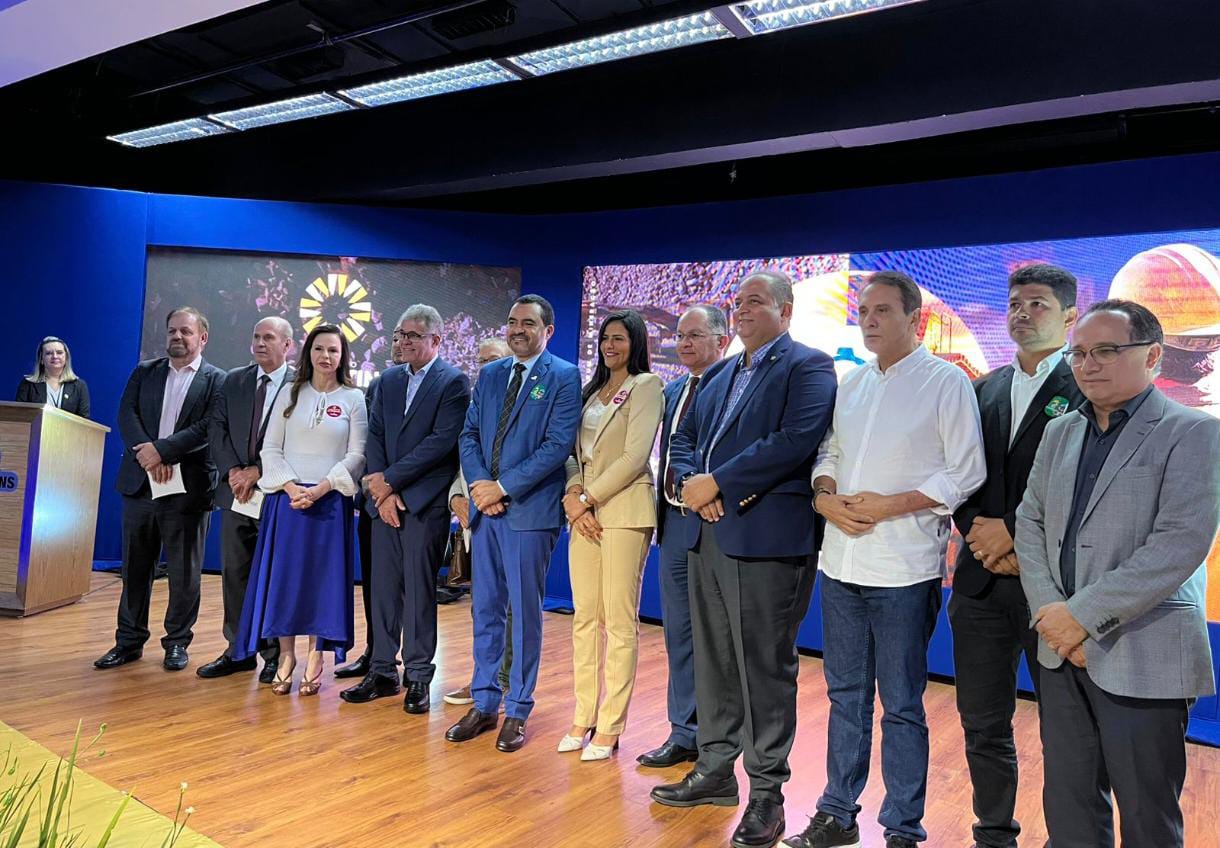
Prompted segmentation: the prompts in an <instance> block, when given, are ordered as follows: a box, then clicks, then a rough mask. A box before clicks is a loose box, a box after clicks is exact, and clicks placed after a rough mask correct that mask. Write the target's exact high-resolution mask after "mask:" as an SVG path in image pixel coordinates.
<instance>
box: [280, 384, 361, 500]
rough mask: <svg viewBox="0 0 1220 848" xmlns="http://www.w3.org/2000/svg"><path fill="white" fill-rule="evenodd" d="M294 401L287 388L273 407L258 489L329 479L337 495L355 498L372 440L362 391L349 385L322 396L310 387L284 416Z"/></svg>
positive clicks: (302, 387)
mask: <svg viewBox="0 0 1220 848" xmlns="http://www.w3.org/2000/svg"><path fill="white" fill-rule="evenodd" d="M291 402H292V390H291V389H287V390H285V391H282V392H280V396H279V397H278V398H276V399H275V406H273V407H272V408H271V419H270V420H269V421H268V422H267V433H266V435H265V436H264V437H263V450H262V453H261V454H260V457H261V459H262V461H263V476H262V477H260V478H259V481H258V487H259V488H260V489H261V490H262V491H263V492H264V493H266V494H271V493H272V492H278V491H280V490H281V489H283V488H284V486H285V484H287V483H302V484H308V485H314V484H316V483H321V482H322V480H323V479H327V480H330V483H331V486H332V487H334V489H335V490H336V491H339V492H342V493H343V494H345V495H347V496H348V497H353V496H355V494H356V492H357V490H358V489H359V486H358V485H357V484H356V481H357V480H359V479H360V472H361V470H362V469H363V468H364V443H365V440H366V439H367V438H368V413H367V411H366V408H365V405H364V392H362V391H361V390H360V389H357V388H346V387H340V388H338V389H335V390H334V391H332V392H319V391H318V390H317V389H315V388H314V387H313V386H312V385H311V384H310V383H306V384H304V385H303V386H301V391H300V394H299V395H298V397H297V405H296V407H294V408H293V410H292V415H291V416H290V417H289V418H284V410H285V409H287V408H288V404H289V403H291Z"/></svg>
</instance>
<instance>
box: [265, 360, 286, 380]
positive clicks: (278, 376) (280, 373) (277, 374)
mask: <svg viewBox="0 0 1220 848" xmlns="http://www.w3.org/2000/svg"><path fill="white" fill-rule="evenodd" d="M287 373H288V361H287V360H284V362H282V363H280V367H279V368H276V369H275V370H274V371H264V370H263V366H261V365H260V366H258V376H260V377H270V378H271V382H272V383H274V384H275V385H277V386H278V385H279V384H280V383H282V382H284V375H285V374H287Z"/></svg>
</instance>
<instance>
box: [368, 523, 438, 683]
mask: <svg viewBox="0 0 1220 848" xmlns="http://www.w3.org/2000/svg"><path fill="white" fill-rule="evenodd" d="M398 517H399V520H400V522H401V526H400V527H398V528H394V527H391V526H390V525H388V524H386V523H385V522H384V521H381V520H378V521H377V522H376V523H375V524H374V525H373V569H372V573H373V574H374V575H375V577H374V580H375V581H376V583H377V596H376V598H374V604H373V633H374V637H373V640H372V641H373V644H375V645H376V648H375V650H374V652H373V664H372V667H371V670H372V671H375V672H377V673H378V674H381V675H384V676H386V677H394V676H396V675H397V673H398V668H397V654H398V651H399V646H400V645H401V646H402V665H403V679H404V681H411V682H418V683H431V682H432V677H433V675H434V674H436V664H435V663H434V662H433V660H434V658H435V657H436V573H437V567H436V564H437V563H438V562H440V560H441V557H442V556H443V555H444V553H445V543H446V541H448V538H449V510H448V509H447V508H446V506H445V504H443V503H438V504H436V505H435V506H434V507H433V508H431V509H428V510H425V511H424V512H422V513H420V514H415V513H412V512H400V513H399V515H398Z"/></svg>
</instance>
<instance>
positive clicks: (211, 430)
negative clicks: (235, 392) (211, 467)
mask: <svg viewBox="0 0 1220 848" xmlns="http://www.w3.org/2000/svg"><path fill="white" fill-rule="evenodd" d="M208 446H209V447H210V449H211V451H212V461H213V462H214V463H216V473H217V474H219V475H220V479H221V480H227V479H228V477H229V472H230V471H232V470H233V469H234V468H236V467H238V466H239V465H241V459H239V458H238V456H237V450H236V449H235V448H234V447H233V438H232V436H231V435H230V433H229V392H228V390H227V389H226V388H225V387H224V386H222V387H221V389H220V391H218V392H216V403H215V405H214V408H213V409H212V414H211V416H209V418H208Z"/></svg>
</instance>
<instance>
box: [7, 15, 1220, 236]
mask: <svg viewBox="0 0 1220 848" xmlns="http://www.w3.org/2000/svg"><path fill="white" fill-rule="evenodd" d="M707 8H710V5H709V3H708V2H707V0H703V2H688V0H674V2H664V1H663V0H662V1H661V2H649V0H481V1H480V0H459V1H458V2H449V3H435V2H434V3H424V2H390V0H342V1H341V2H338V1H337V0H276V2H268V3H263V4H261V5H258V6H254V7H250V8H248V9H245V10H243V11H241V12H237V13H234V14H231V15H228V16H225V17H223V18H218V19H215V20H211V21H207V22H204V23H202V24H199V25H197V26H193V27H189V28H186V29H182V30H178V31H176V32H171V33H166V34H164V35H161V36H158V37H156V38H151V39H147V40H145V41H141V42H138V43H136V44H132V45H128V46H126V47H122V48H118V49H116V50H112V51H110V52H108V53H105V54H102V55H100V56H96V57H93V58H91V59H88V60H84V61H81V62H77V63H74V64H72V65H69V66H66V67H63V68H59V69H57V70H55V71H51V72H48V73H45V74H42V75H40V76H38V77H34V78H32V79H28V80H25V81H23V82H20V83H17V84H14V85H11V86H8V87H7V88H4V89H0V114H3V115H4V116H5V119H6V121H7V122H8V124H9V128H10V131H9V132H7V133H6V148H7V156H5V157H4V159H3V161H2V162H0V177H5V178H12V179H30V180H41V181H52V182H66V183H77V184H85V185H105V186H115V187H122V188H132V189H140V190H148V191H159V192H177V193H189V194H213V195H225V196H243V197H262V198H277V199H299V200H312V201H330V202H342V203H366V204H389V205H406V206H421V207H422V206H431V207H442V208H455V209H478V210H495V211H515V212H541V211H567V210H583V209H602V208H615V207H631V206H648V205H657V204H666V203H682V202H697V201H714V200H724V199H734V198H746V197H759V196H768V195H778V194H793V193H803V192H810V191H819V190H825V189H831V188H846V187H854V186H863V185H874V184H882V183H893V182H902V181H910V180H924V179H935V178H941V177H953V176H965V175H970V174H978V173H989V172H997V171H1010V170H1022V169H1030V168H1039V167H1048V166H1054V165H1062V164H1076V163H1082V162H1096V161H1107V160H1114V159H1123V158H1136V157H1142V156H1153V155H1164V154H1168V153H1179V152H1193V151H1202V150H1214V149H1220V117H1218V116H1217V110H1216V109H1215V107H1214V106H1213V105H1212V104H1213V103H1214V102H1216V101H1220V83H1217V80H1220V51H1218V50H1216V49H1215V42H1214V39H1215V33H1216V31H1217V29H1218V26H1217V25H1220V4H1218V3H1217V2H1216V1H1215V0H1172V2H1164V3H1149V2H1148V0H1071V2H1067V1H1066V0H926V2H922V3H916V4H913V5H910V6H904V7H901V8H896V9H891V10H886V11H882V12H878V13H875V14H869V15H862V16H858V17H854V18H848V19H844V20H838V21H832V22H828V23H823V24H818V25H815V26H808V27H803V28H800V29H795V30H791V31H787V32H782V33H777V34H772V35H766V36H757V37H753V38H746V39H729V40H725V41H719V42H714V43H710V44H704V45H699V46H695V47H687V48H682V49H678V50H674V51H670V52H667V53H660V54H654V55H651V56H645V57H640V58H635V59H628V60H624V61H621V62H613V63H607V64H604V65H599V66H596V67H591V68H583V69H578V70H573V71H567V72H563V73H558V74H554V75H551V76H546V77H539V78H536V79H528V80H523V81H520V82H514V83H509V84H504V85H499V86H492V87H489V88H486V89H481V90H477V91H469V92H461V93H457V94H450V95H443V96H439V97H434V98H429V99H426V100H417V101H412V102H408V103H401V104H395V105H389V106H383V107H378V108H375V109H367V110H360V111H356V112H347V113H342V114H338V115H330V116H326V117H322V118H315V119H309V120H303V121H297V122H293V123H289V124H283V125H279V126H273V127H265V128H260V129H254V130H249V131H246V132H241V133H233V134H230V135H225V136H218V137H213V138H204V139H198V140H192V141H186V142H180V143H176V144H169V145H164V146H160V147H154V148H146V149H127V148H124V147H121V146H119V145H117V144H115V143H113V142H110V141H106V140H105V136H106V135H108V134H114V133H117V132H123V131H126V130H131V129H137V128H141V127H146V126H150V125H154V124H159V123H165V122H167V121H173V120H177V119H180V118H187V117H196V116H200V115H203V114H205V113H208V112H216V111H221V110H224V109H232V108H238V107H242V106H246V105H251V104H257V103H265V102H269V101H272V100H278V99H283V98H285V97H291V96H295V95H299V94H305V93H312V92H316V91H322V90H331V91H333V90H335V89H338V88H341V87H347V86H350V85H353V84H359V83H364V82H369V81H374V80H378V79H383V78H389V77H393V76H401V75H403V74H406V73H414V72H417V71H425V70H431V69H435V68H439V67H445V66H449V65H453V64H457V63H460V62H465V61H470V60H473V59H482V58H495V57H502V56H506V55H509V54H512V53H520V52H524V51H526V50H530V49H535V48H538V47H544V46H550V45H554V44H560V43H564V42H567V41H571V40H574V39H577V38H584V37H587V36H590V35H596V34H602V33H605V32H611V31H617V30H620V29H625V28H628V27H632V26H636V25H639V24H642V23H649V22H653V21H659V20H665V19H668V18H672V17H676V16H679V15H683V14H687V13H689V12H692V11H699V10H703V9H707ZM13 128H16V129H18V130H19V131H17V132H13V131H12V129H13Z"/></svg>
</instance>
